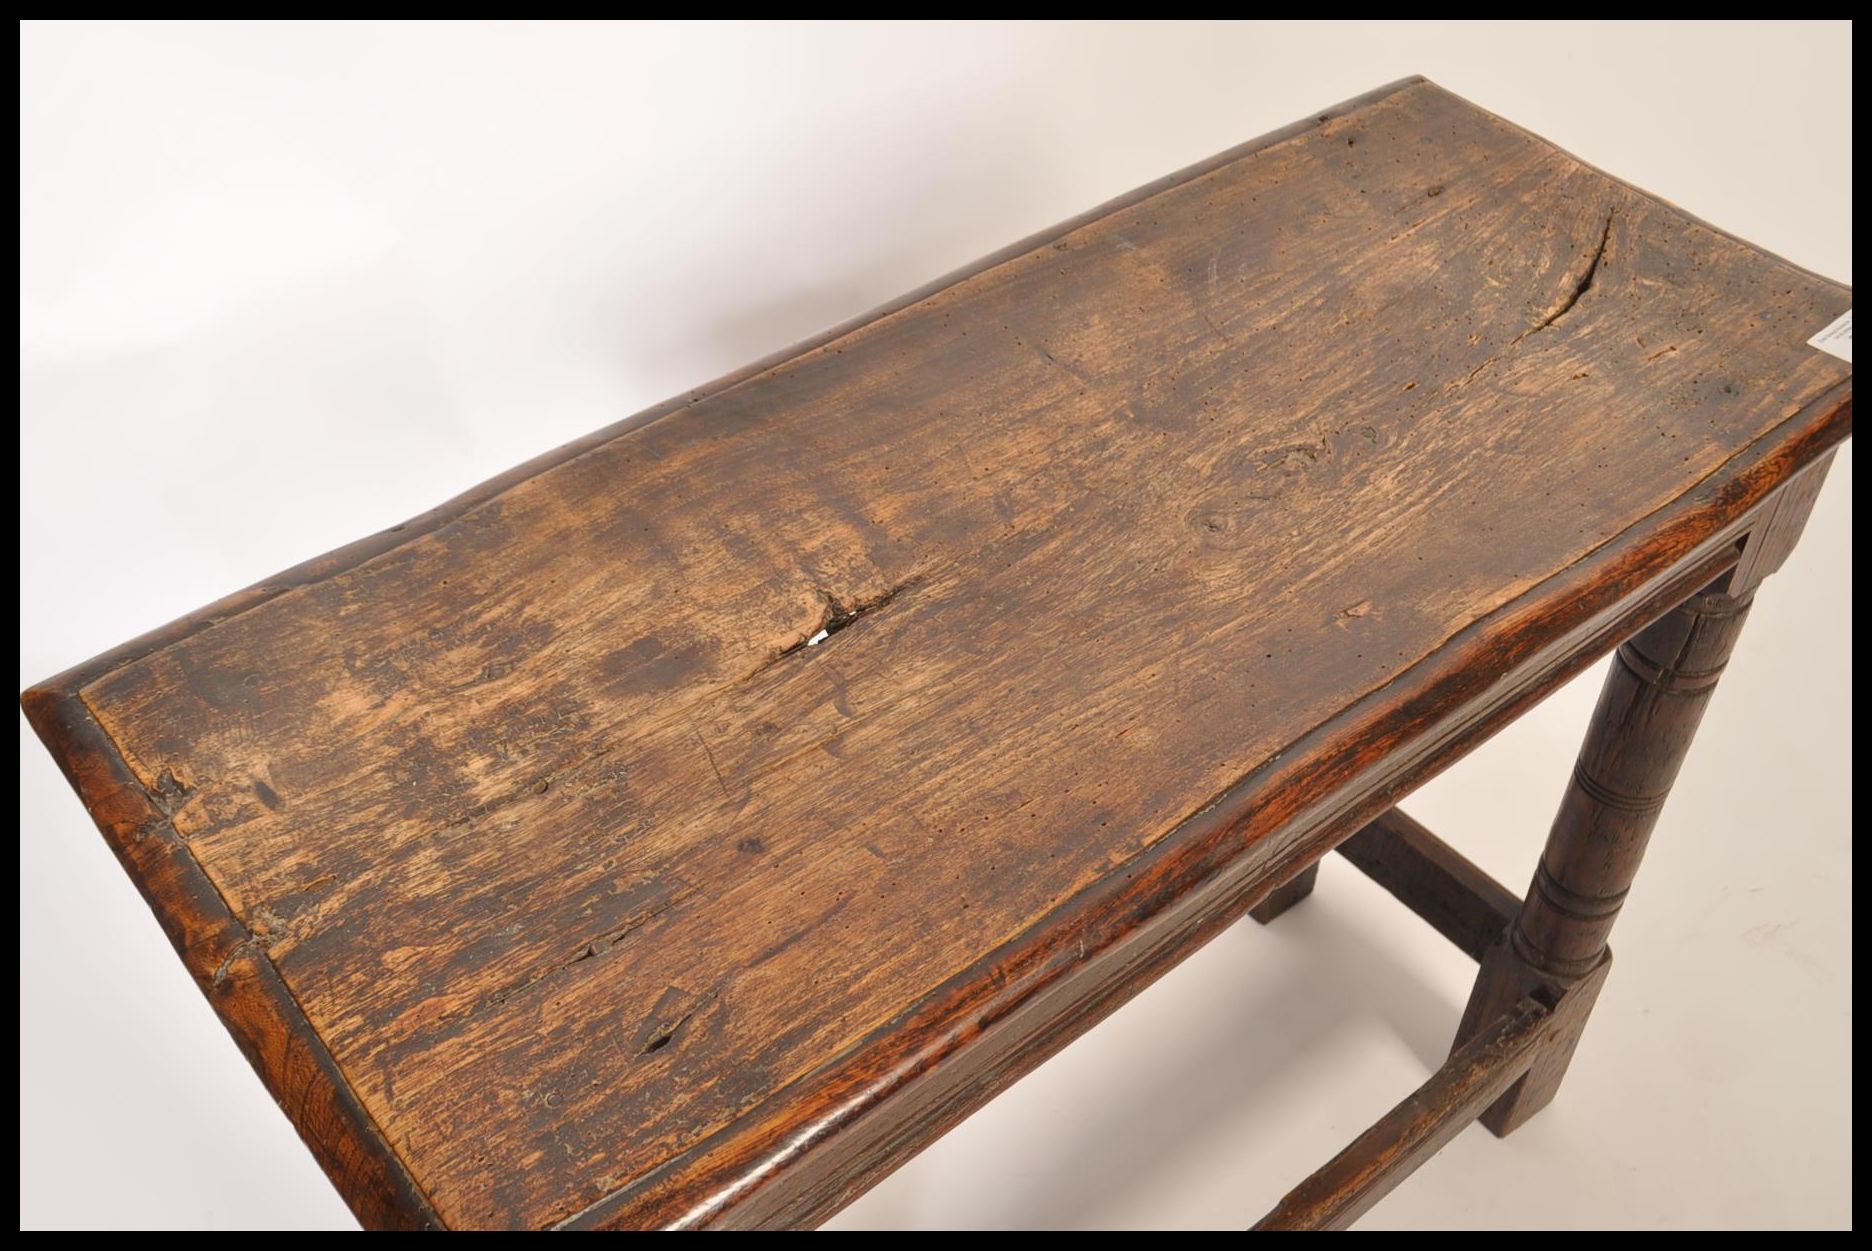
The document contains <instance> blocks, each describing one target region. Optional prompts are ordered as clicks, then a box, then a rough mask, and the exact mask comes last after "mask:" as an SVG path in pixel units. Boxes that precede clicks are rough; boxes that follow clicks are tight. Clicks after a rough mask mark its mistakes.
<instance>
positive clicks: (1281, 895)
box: [1248, 861, 1319, 925]
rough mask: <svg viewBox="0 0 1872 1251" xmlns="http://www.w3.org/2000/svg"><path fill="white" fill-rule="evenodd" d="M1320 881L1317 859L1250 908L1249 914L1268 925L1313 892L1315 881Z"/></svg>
mask: <svg viewBox="0 0 1872 1251" xmlns="http://www.w3.org/2000/svg"><path fill="white" fill-rule="evenodd" d="M1317 881H1319V863H1318V862H1317V861H1315V862H1314V863H1312V864H1309V865H1308V866H1307V867H1306V868H1304V869H1302V870H1301V871H1300V872H1298V873H1296V874H1295V875H1294V876H1293V877H1291V878H1289V879H1287V881H1285V882H1283V883H1282V884H1281V885H1279V886H1277V887H1275V888H1274V890H1273V891H1272V892H1271V893H1270V894H1269V895H1268V897H1267V898H1266V899H1263V900H1262V901H1261V902H1260V903H1258V904H1256V905H1255V906H1254V907H1252V908H1250V909H1248V915H1249V916H1251V917H1253V918H1254V919H1255V920H1257V921H1259V922H1260V923H1261V924H1263V925H1266V924H1267V923H1268V922H1270V921H1272V920H1273V919H1274V918H1275V917H1277V916H1279V915H1280V914H1281V913H1283V912H1285V911H1287V909H1289V908H1291V907H1293V906H1294V905H1295V904H1297V903H1299V902H1300V901H1301V900H1302V899H1305V898H1306V897H1307V896H1308V895H1311V894H1312V893H1313V883H1315V882H1317Z"/></svg>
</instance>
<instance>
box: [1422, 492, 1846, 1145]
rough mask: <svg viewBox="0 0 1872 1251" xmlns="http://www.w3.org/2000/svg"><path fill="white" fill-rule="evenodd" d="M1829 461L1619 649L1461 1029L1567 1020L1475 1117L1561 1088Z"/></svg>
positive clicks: (1518, 1109)
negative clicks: (1675, 803)
mask: <svg viewBox="0 0 1872 1251" xmlns="http://www.w3.org/2000/svg"><path fill="white" fill-rule="evenodd" d="M1825 471H1826V464H1825V463H1824V462H1822V463H1820V464H1817V465H1815V466H1814V467H1813V468H1812V469H1810V470H1808V471H1806V472H1805V473H1804V474H1803V475H1802V476H1801V477H1799V478H1796V479H1795V480H1794V481H1792V482H1790V483H1789V484H1788V486H1787V487H1786V488H1784V494H1783V496H1782V497H1780V498H1778V499H1777V500H1776V501H1774V502H1773V503H1772V504H1771V505H1770V506H1769V507H1768V508H1767V509H1766V510H1765V511H1764V514H1763V517H1762V519H1761V521H1760V522H1759V523H1758V524H1757V526H1756V528H1755V529H1754V530H1753V531H1752V532H1751V534H1750V536H1749V538H1748V539H1747V540H1746V542H1745V544H1744V547H1743V554H1742V559H1741V560H1740V561H1739V562H1738V564H1737V565H1736V568H1735V569H1734V570H1732V571H1731V572H1730V573H1727V574H1725V575H1723V577H1721V578H1719V579H1718V580H1717V581H1716V582H1714V583H1712V584H1711V585H1710V586H1708V587H1706V588H1705V589H1704V590H1703V591H1702V592H1700V593H1699V594H1697V595H1695V596H1693V597H1692V598H1691V599H1690V600H1689V601H1688V602H1686V603H1684V604H1683V605H1682V606H1680V607H1679V608H1677V609H1676V610H1674V611H1673V612H1671V613H1670V614H1669V615H1668V616H1666V617H1664V618H1663V619H1661V620H1659V621H1657V622H1655V623H1654V624H1652V625H1650V626H1648V627H1647V628H1646V629H1644V630H1643V631H1641V632H1640V633H1639V634H1638V635H1636V636H1635V637H1634V638H1632V639H1631V640H1630V641H1629V642H1627V643H1626V644H1624V646H1622V647H1620V648H1619V649H1618V653H1617V656H1616V657H1615V659H1614V660H1613V663H1612V669H1611V672H1610V673H1609V674H1607V676H1606V682H1605V687H1604V689H1603V690H1602V691H1601V692H1600V695H1599V705H1598V707H1597V708H1596V709H1595V710H1594V712H1593V719H1592V724H1591V726H1590V727H1589V728H1588V729H1587V732H1586V743H1585V745H1584V746H1583V747H1582V748H1581V749H1580V755H1579V761H1578V763H1577V764H1575V765H1574V768H1573V777H1572V779H1571V780H1570V781H1569V782H1568V784H1567V790H1566V796H1565V798H1564V799H1562V801H1561V804H1560V811H1559V814H1558V815H1557V816H1556V817H1555V818H1554V823H1553V829H1552V831H1551V832H1550V833H1549V834H1548V836H1547V847H1546V850H1545V851H1544V852H1543V853H1542V855H1541V860H1540V864H1539V866H1538V867H1537V868H1536V869H1535V872H1534V881H1533V884H1532V885H1531V886H1530V887H1529V888H1528V893H1527V897H1526V898H1525V899H1524V900H1523V901H1522V904H1521V909H1520V911H1519V913H1518V914H1517V915H1516V917H1515V919H1514V921H1513V923H1511V924H1510V925H1509V927H1508V930H1507V932H1506V933H1505V934H1504V935H1503V936H1502V937H1501V938H1500V939H1498V940H1497V941H1496V943H1495V944H1494V945H1493V946H1492V947H1490V949H1489V950H1488V952H1487V953H1486V954H1485V955H1484V956H1483V959H1482V968H1481V971H1480V972H1479V973H1478V974H1477V976H1476V983H1475V989H1474V990H1473V991H1472V992H1471V993H1470V997H1469V1005H1468V1007H1467V1009H1466V1010H1465V1011H1464V1013H1463V1020H1462V1025H1461V1026H1460V1027H1459V1029H1458V1030H1457V1036H1456V1045H1457V1046H1458V1047H1460V1046H1462V1045H1463V1044H1464V1043H1466V1042H1468V1041H1469V1040H1470V1039H1471V1038H1473V1037H1475V1036H1477V1035H1478V1034H1480V1033H1482V1032H1483V1031H1484V1030H1486V1029H1488V1028H1489V1027H1490V1026H1491V1025H1492V1024H1493V1023H1494V1022H1495V1021H1496V1020H1497V1019H1498V1018H1500V1017H1502V1016H1503V1015H1504V1014H1506V1013H1508V1012H1510V1011H1511V1010H1512V1009H1513V1008H1514V1006H1515V1005H1516V1004H1517V1003H1518V1002H1520V1000H1521V999H1522V997H1523V996H1527V995H1535V996H1539V997H1546V998H1549V999H1552V998H1553V997H1554V996H1556V995H1557V994H1558V993H1559V992H1561V991H1570V992H1572V993H1571V996H1570V997H1571V999H1572V1000H1573V1001H1574V1002H1575V1004H1576V1005H1577V1009H1578V1010H1576V1011H1575V1012H1573V1013H1572V1014H1571V1016H1570V1028H1569V1029H1567V1030H1566V1031H1564V1032H1563V1033H1562V1034H1561V1035H1560V1036H1559V1037H1558V1038H1557V1039H1555V1040H1554V1041H1552V1042H1551V1043H1550V1044H1549V1045H1547V1046H1546V1047H1545V1048H1544V1049H1543V1050H1542V1052H1541V1053H1540V1054H1539V1056H1538V1057H1537V1058H1536V1060H1535V1062H1534V1064H1533V1066H1532V1067H1531V1068H1530V1069H1529V1071H1528V1073H1527V1075H1526V1076H1525V1077H1523V1078H1522V1079H1521V1080H1520V1081H1519V1082H1517V1083H1516V1084H1515V1085H1514V1086H1513V1087H1511V1088H1510V1089H1509V1091H1508V1093H1507V1094H1505V1095H1503V1096H1502V1097H1501V1098H1500V1099H1499V1100H1497V1101H1496V1102H1495V1104H1494V1105H1493V1106H1492V1107H1490V1108H1489V1110H1488V1111H1487V1112H1486V1113H1484V1114H1483V1116H1482V1122H1483V1124H1485V1125H1487V1126H1488V1127H1489V1128H1490V1129H1491V1130H1493V1131H1494V1132H1495V1133H1497V1134H1506V1133H1508V1132H1510V1131H1511V1130H1513V1129H1514V1128H1515V1127H1517V1126H1518V1125H1520V1124H1521V1123H1522V1122H1523V1121H1525V1120H1527V1118H1528V1117H1530V1116H1532V1115H1533V1114H1534V1113H1536V1112H1538V1111H1539V1110H1540V1109H1541V1108H1543V1107H1545V1106H1546V1105H1547V1103H1548V1102H1549V1101H1550V1100H1551V1099H1552V1098H1553V1096H1554V1092H1555V1091H1556V1090H1558V1089H1559V1086H1560V1080H1561V1078H1562V1077H1563V1076H1564V1075H1565V1073H1566V1069H1567V1064H1568V1062H1569V1061H1570V1060H1571V1058H1572V1054H1573V1048H1574V1046H1575V1044H1576V1043H1577V1042H1578V1040H1579V1033H1580V1031H1581V1030H1582V1029H1583V1028H1584V1026H1585V1020H1586V1015H1587V1012H1588V1011H1590V1009H1591V1006H1592V1003H1591V1000H1592V998H1593V996H1595V995H1596V994H1597V992H1598V987H1599V983H1600V981H1601V980H1602V979H1603V978H1604V975H1605V972H1606V966H1607V965H1608V964H1609V963H1610V960H1611V953H1610V952H1609V951H1608V949H1607V946H1606V939H1607V936H1608V935H1609V934H1610V933H1611V931H1612V923H1613V922H1614V921H1615V920H1616V919H1617V918H1618V914H1619V909H1620V908H1621V907H1623V906H1624V903H1625V895H1626V892H1627V891H1629V890H1630V889H1631V884H1632V879H1633V877H1635V876H1636V875H1637V872H1638V864H1639V861H1640V860H1641V859H1642V858H1643V856H1644V849H1645V843H1646V842H1647V841H1648V840H1649V839H1650V837H1651V830H1652V827H1653V826H1655V825H1656V824H1657V819H1658V814H1659V812H1660V810H1661V809H1662V808H1663V806H1664V800H1665V797H1666V796H1667V795H1668V794H1669V793H1670V788H1671V783H1672V782H1674V781H1675V780H1676V778H1677V771H1678V769H1679V767H1681V766H1682V764H1683V761H1684V756H1685V755H1686V754H1687V753H1688V751H1689V749H1690V740H1691V738H1692V737H1693V736H1694V735H1695V734H1696V729H1697V723H1698V722H1700V721H1701V720H1702V719H1703V710H1704V709H1705V708H1706V707H1708V705H1709V701H1710V696H1711V695H1712V694H1713V693H1714V691H1715V689H1716V680H1717V678H1718V677H1719V676H1720V675H1721V674H1722V670H1723V666H1724V665H1725V664H1726V663H1727V662H1728V660H1729V654H1730V652H1731V650H1732V649H1733V648H1734V647H1735V644H1736V640H1737V638H1738V637H1740V635H1741V632H1742V622H1743V619H1744V618H1745V617H1746V616H1747V615H1748V610H1749V605H1750V603H1751V602H1752V601H1753V599H1754V596H1755V588H1756V586H1757V585H1759V583H1760V581H1761V580H1762V578H1764V577H1766V576H1767V575H1768V574H1769V573H1771V572H1773V570H1774V569H1775V568H1776V567H1778V566H1779V564H1780V562H1781V560H1782V559H1783V558H1785V556H1786V555H1787V552H1788V551H1789V550H1790V549H1791V548H1792V546H1793V543H1794V540H1795V539H1796V538H1797V537H1798V536H1799V533H1800V528H1801V524H1802V523H1803V522H1804V521H1805V520H1806V517H1807V513H1808V511H1809V510H1810V509H1811V507H1812V504H1813V499H1814V496H1815V494H1816V493H1817V492H1818V490H1819V486H1820V479H1821V478H1822V477H1823V476H1824V474H1825Z"/></svg>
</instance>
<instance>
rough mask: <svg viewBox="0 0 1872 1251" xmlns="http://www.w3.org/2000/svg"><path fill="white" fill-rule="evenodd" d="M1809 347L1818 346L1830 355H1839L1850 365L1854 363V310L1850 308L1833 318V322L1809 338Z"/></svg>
mask: <svg viewBox="0 0 1872 1251" xmlns="http://www.w3.org/2000/svg"><path fill="white" fill-rule="evenodd" d="M1807 346H1808V347H1817V348H1819V349H1820V350H1821V351H1822V352H1825V353H1827V354H1828V355H1830V356H1837V357H1839V358H1840V359H1841V360H1843V361H1845V362H1846V363H1847V364H1848V365H1850V364H1852V310H1851V309H1850V308H1849V309H1847V310H1846V311H1845V312H1843V313H1841V314H1840V315H1839V316H1838V317H1836V318H1834V319H1833V323H1832V324H1831V325H1829V326H1828V327H1827V328H1826V329H1825V330H1822V331H1821V332H1820V333H1819V334H1817V335H1815V336H1814V337H1813V338H1811V339H1809V340H1807Z"/></svg>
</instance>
